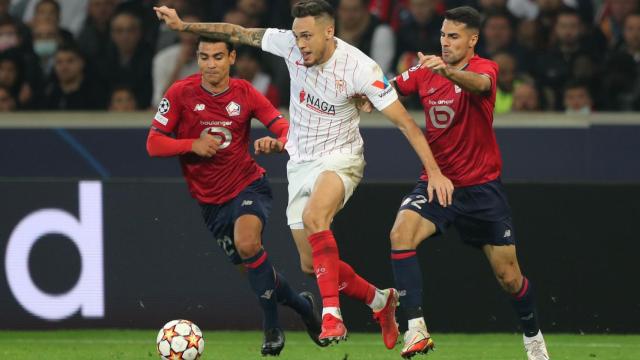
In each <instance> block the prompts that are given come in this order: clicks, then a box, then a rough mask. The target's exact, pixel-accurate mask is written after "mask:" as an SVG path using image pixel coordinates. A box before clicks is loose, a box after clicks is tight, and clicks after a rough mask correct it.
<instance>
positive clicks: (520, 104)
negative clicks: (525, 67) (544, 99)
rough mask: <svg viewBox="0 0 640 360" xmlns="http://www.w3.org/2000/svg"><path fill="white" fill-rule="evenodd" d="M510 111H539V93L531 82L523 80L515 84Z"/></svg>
mask: <svg viewBox="0 0 640 360" xmlns="http://www.w3.org/2000/svg"><path fill="white" fill-rule="evenodd" d="M511 111H540V95H539V94H538V90H537V89H536V87H535V86H534V85H533V84H531V83H528V82H523V83H521V84H518V85H516V86H515V88H514V90H513V103H512V105H511Z"/></svg>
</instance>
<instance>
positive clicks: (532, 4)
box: [507, 0, 578, 20]
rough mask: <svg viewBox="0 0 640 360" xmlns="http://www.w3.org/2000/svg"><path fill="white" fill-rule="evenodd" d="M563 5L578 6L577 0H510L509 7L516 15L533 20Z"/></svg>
mask: <svg viewBox="0 0 640 360" xmlns="http://www.w3.org/2000/svg"><path fill="white" fill-rule="evenodd" d="M562 7H571V8H574V9H575V8H577V7H578V1H577V0H534V1H532V0H508V1H507V9H509V12H511V14H513V15H514V16H515V17H518V18H521V19H527V20H533V19H536V18H538V17H540V16H541V15H544V14H550V13H555V12H557V11H558V10H560V9H561V8H562Z"/></svg>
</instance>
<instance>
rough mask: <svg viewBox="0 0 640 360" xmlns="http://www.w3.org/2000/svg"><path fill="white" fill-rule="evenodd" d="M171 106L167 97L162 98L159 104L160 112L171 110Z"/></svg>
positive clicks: (164, 112)
mask: <svg viewBox="0 0 640 360" xmlns="http://www.w3.org/2000/svg"><path fill="white" fill-rule="evenodd" d="M170 107H171V103H170V102H169V100H168V99H167V98H162V100H160V105H158V112H159V113H160V114H162V115H164V114H166V113H168V112H169V108H170Z"/></svg>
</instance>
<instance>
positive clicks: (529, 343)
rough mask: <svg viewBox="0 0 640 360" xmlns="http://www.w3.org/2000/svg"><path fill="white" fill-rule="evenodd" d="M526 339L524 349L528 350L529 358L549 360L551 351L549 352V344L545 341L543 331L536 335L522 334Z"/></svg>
mask: <svg viewBox="0 0 640 360" xmlns="http://www.w3.org/2000/svg"><path fill="white" fill-rule="evenodd" d="M522 338H523V340H524V349H525V350H526V351H527V359H528V360H549V353H548V352H547V345H546V344H545V343H544V338H543V337H542V333H541V332H538V334H537V335H536V336H534V337H526V336H524V335H523V336H522Z"/></svg>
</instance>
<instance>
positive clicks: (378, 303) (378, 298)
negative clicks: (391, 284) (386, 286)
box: [367, 288, 390, 312]
mask: <svg viewBox="0 0 640 360" xmlns="http://www.w3.org/2000/svg"><path fill="white" fill-rule="evenodd" d="M389 295H390V292H388V291H387V292H386V293H385V292H384V291H382V290H380V289H378V288H376V292H375V294H374V295H373V300H371V303H370V304H367V305H369V307H370V308H371V310H373V311H375V312H378V311H380V310H382V309H384V307H385V305H387V299H388V298H389Z"/></svg>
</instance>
